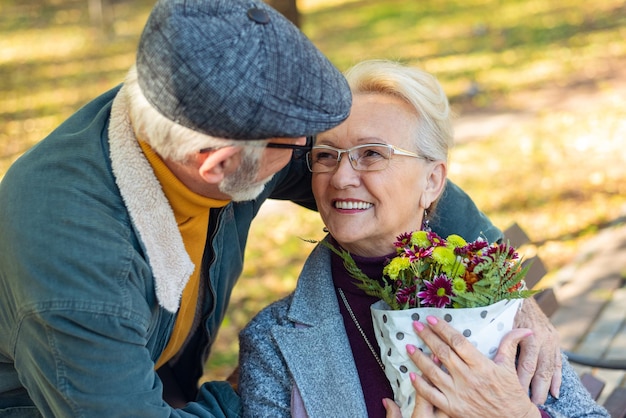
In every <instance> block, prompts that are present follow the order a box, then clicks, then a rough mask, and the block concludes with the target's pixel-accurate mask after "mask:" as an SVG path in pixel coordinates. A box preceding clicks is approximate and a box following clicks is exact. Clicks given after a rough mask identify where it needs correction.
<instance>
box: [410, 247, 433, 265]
mask: <svg viewBox="0 0 626 418" xmlns="http://www.w3.org/2000/svg"><path fill="white" fill-rule="evenodd" d="M433 249H434V247H429V248H416V247H414V248H409V247H407V248H405V249H404V254H405V255H406V256H407V257H408V258H409V261H410V262H411V263H414V262H416V261H418V260H421V259H424V258H428V257H430V256H431V255H432V254H433ZM415 250H417V252H415Z"/></svg>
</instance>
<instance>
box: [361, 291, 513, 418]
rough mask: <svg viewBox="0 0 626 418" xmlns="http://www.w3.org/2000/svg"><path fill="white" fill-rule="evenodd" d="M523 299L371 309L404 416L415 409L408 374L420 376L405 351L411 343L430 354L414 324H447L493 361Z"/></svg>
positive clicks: (380, 305)
mask: <svg viewBox="0 0 626 418" xmlns="http://www.w3.org/2000/svg"><path fill="white" fill-rule="evenodd" d="M522 302H523V299H510V300H502V301H500V302H497V303H494V304H492V305H489V306H484V307H479V308H462V309H452V308H413V309H405V310H391V309H389V305H387V304H386V303H385V302H383V301H379V302H376V303H374V304H373V305H372V306H371V312H372V319H373V321H374V331H375V333H376V340H377V341H378V345H379V346H380V357H381V360H382V362H383V365H384V366H385V374H386V375H387V379H389V382H390V383H391V387H392V388H393V391H394V397H395V401H396V402H397V403H398V405H399V406H400V409H401V410H402V416H403V417H410V416H411V414H412V413H413V408H414V406H415V389H414V388H413V386H412V385H411V380H410V378H409V373H410V372H414V373H420V371H419V370H418V369H417V366H415V364H414V363H413V362H412V361H411V359H410V358H409V355H408V353H407V351H406V345H407V344H412V345H414V346H416V347H418V348H420V349H422V350H423V351H424V352H425V353H427V354H430V349H429V348H428V346H427V345H426V344H425V343H424V342H423V341H422V340H421V339H420V338H419V337H418V336H417V334H416V333H415V330H414V329H413V321H419V322H423V323H426V317H427V316H430V315H432V316H435V317H437V318H440V319H443V320H445V321H447V322H448V323H449V324H450V325H451V326H452V327H453V328H454V329H456V330H457V331H459V332H461V333H462V334H463V335H465V336H466V337H467V339H468V340H469V341H470V342H471V343H472V344H473V345H474V346H475V347H476V348H477V349H478V350H479V351H480V352H481V353H482V354H484V355H485V356H487V357H489V358H490V359H493V357H494V356H495V355H496V352H497V350H498V346H499V345H500V341H501V340H502V338H503V337H504V335H506V334H507V333H508V332H509V331H511V329H513V321H514V319H515V314H516V313H517V311H518V310H519V309H520V307H521V306H522Z"/></svg>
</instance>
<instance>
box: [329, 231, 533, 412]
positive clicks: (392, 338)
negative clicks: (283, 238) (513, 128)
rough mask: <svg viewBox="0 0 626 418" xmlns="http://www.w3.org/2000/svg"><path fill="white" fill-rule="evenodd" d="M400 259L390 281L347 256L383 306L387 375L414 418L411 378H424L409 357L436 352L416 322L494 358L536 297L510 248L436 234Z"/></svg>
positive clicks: (381, 339) (378, 322)
mask: <svg viewBox="0 0 626 418" xmlns="http://www.w3.org/2000/svg"><path fill="white" fill-rule="evenodd" d="M394 246H395V247H396V256H395V257H393V258H392V259H391V260H390V261H389V263H388V264H387V265H386V266H385V268H384V270H383V280H382V281H381V280H380V279H372V278H370V277H368V276H366V275H365V274H364V273H363V272H362V271H361V270H360V269H359V268H358V267H357V265H356V263H355V262H354V260H353V259H352V257H351V256H350V253H349V252H347V251H345V250H343V249H337V248H334V247H332V248H331V249H332V250H333V251H335V252H336V253H337V254H338V255H340V256H341V257H342V259H343V261H344V265H345V266H346V268H347V270H348V272H349V274H350V275H351V276H352V277H354V278H355V279H356V280H357V282H356V284H357V286H358V287H359V288H360V289H362V290H363V291H365V292H366V293H367V294H369V295H372V296H377V297H379V298H380V299H381V300H380V301H379V302H377V303H375V304H373V305H372V307H371V312H372V319H373V321H374V330H375V332H376V339H377V341H378V344H379V346H380V353H381V361H382V363H383V365H384V366H385V374H386V375H387V378H388V379H389V381H390V382H391V384H392V388H393V390H394V395H395V400H396V402H398V403H399V405H400V408H401V409H402V415H403V416H410V415H411V413H412V411H413V405H414V396H413V394H414V389H413V386H412V385H411V383H410V379H409V378H408V373H409V372H410V371H413V372H416V373H419V370H417V368H416V366H415V364H414V363H413V362H412V361H411V359H410V358H409V357H408V354H407V353H406V348H405V347H406V345H407V344H413V345H415V346H416V347H419V348H421V349H422V350H423V351H424V352H425V353H429V352H430V350H429V349H428V347H427V346H426V344H424V342H423V341H422V340H421V339H420V338H419V337H418V336H417V334H416V333H415V332H414V331H413V326H412V324H413V321H424V320H425V319H426V317H427V316H428V315H433V316H437V317H439V318H442V319H444V320H445V321H447V322H448V323H449V324H450V325H451V326H452V327H454V328H455V329H456V330H458V331H459V332H462V333H463V335H465V336H466V337H467V338H469V340H470V341H471V342H472V343H473V344H474V345H475V346H476V347H477V348H478V350H479V351H481V352H482V353H483V354H485V355H487V356H488V357H490V358H493V356H495V353H496V351H497V349H498V346H499V344H500V340H501V339H502V337H503V336H504V335H505V334H506V333H507V332H508V331H510V330H511V329H512V327H513V320H514V318H515V314H516V313H517V311H518V309H519V308H520V306H521V302H522V300H523V299H524V298H527V297H529V296H531V295H532V294H534V293H535V291H531V290H527V289H525V286H524V281H523V279H524V277H525V275H526V273H527V271H528V268H529V266H526V267H523V266H522V260H521V259H520V258H519V256H518V254H517V251H516V249H515V248H513V247H512V246H510V245H509V244H508V243H506V244H505V243H493V244H489V243H488V242H487V241H486V240H484V239H482V238H479V239H477V240H475V241H472V242H467V241H465V239H463V238H462V237H460V236H459V235H450V236H448V237H447V238H446V239H443V238H442V237H440V236H438V235H437V234H436V233H434V232H430V231H416V232H413V233H404V234H402V235H400V236H399V237H398V238H397V241H396V242H395V243H394Z"/></svg>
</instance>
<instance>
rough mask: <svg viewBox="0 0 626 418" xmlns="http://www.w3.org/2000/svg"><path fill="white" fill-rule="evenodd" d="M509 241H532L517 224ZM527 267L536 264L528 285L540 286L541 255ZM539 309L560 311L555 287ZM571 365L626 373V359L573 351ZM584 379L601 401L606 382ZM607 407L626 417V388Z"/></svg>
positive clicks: (543, 271)
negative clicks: (592, 356) (585, 354)
mask: <svg viewBox="0 0 626 418" xmlns="http://www.w3.org/2000/svg"><path fill="white" fill-rule="evenodd" d="M504 236H505V239H506V240H508V242H509V243H510V244H511V245H513V246H514V247H515V248H518V249H519V248H520V247H522V246H524V245H526V244H530V243H531V240H530V238H529V237H528V235H527V234H526V232H524V230H523V229H522V228H521V227H520V226H519V225H518V224H517V223H515V224H513V225H511V226H510V227H509V228H507V229H506V230H505V231H504ZM524 263H525V264H527V263H532V264H531V267H530V268H529V270H528V274H527V276H526V285H527V286H528V287H529V288H531V289H532V288H535V286H537V284H538V283H539V282H540V281H541V279H543V278H544V276H545V275H546V273H547V269H546V267H545V265H544V264H543V262H542V261H541V258H540V257H539V256H538V255H535V256H533V257H530V258H528V259H526V260H525V261H524ZM534 298H535V300H536V301H537V304H538V305H539V307H540V308H541V309H542V310H543V312H544V313H545V314H546V316H548V317H551V316H552V314H554V312H556V310H557V309H558V308H559V302H558V299H557V295H556V293H555V291H554V289H552V288H546V289H544V290H543V291H541V292H540V293H538V294H536V295H535V296H534ZM565 354H566V355H567V356H568V358H569V361H570V363H574V364H580V365H585V366H590V367H592V368H596V369H597V368H600V369H602V368H605V369H617V370H626V358H625V359H622V360H604V359H601V358H591V357H588V356H581V355H577V354H576V353H573V352H568V351H566V352H565ZM580 379H581V381H582V383H583V385H584V386H585V388H586V389H587V390H588V391H589V393H590V394H591V396H592V397H593V399H595V400H598V398H599V397H600V395H601V394H602V391H603V390H604V387H605V382H603V381H602V380H600V379H598V378H597V377H596V376H594V375H593V374H592V373H589V372H585V373H583V374H582V375H581V376H580ZM603 406H604V407H605V408H606V409H607V410H608V411H609V413H610V414H611V417H612V418H626V388H624V387H616V388H615V389H614V390H613V391H612V392H611V394H610V395H609V396H608V397H607V398H606V400H605V401H604V403H603Z"/></svg>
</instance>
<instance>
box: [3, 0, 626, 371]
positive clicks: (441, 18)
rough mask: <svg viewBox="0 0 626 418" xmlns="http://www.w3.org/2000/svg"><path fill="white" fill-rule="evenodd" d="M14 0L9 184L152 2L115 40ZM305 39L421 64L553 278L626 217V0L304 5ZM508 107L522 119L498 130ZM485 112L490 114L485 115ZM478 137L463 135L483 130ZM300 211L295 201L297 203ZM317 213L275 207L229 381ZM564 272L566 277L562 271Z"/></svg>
mask: <svg viewBox="0 0 626 418" xmlns="http://www.w3.org/2000/svg"><path fill="white" fill-rule="evenodd" d="M40 3H41V2H39V1H35V0H4V1H3V2H2V3H0V33H1V35H2V36H0V50H1V51H2V54H0V178H1V176H2V174H3V173H4V172H5V171H6V170H7V169H8V167H9V166H10V164H11V163H12V162H13V161H14V160H15V159H16V158H18V157H19V155H21V153H23V152H24V151H25V150H26V149H28V148H29V147H30V146H32V145H33V144H35V143H36V142H37V141H39V140H41V139H42V138H43V137H45V135H47V134H48V133H49V132H50V131H51V130H52V129H54V127H56V126H57V125H58V124H59V123H61V122H62V121H63V119H65V118H66V117H68V116H69V115H70V114H71V113H73V112H74V111H75V110H76V109H77V108H78V107H80V106H81V105H83V104H84V103H86V102H87V101H89V100H90V99H91V98H93V97H95V96H97V95H98V94H100V93H102V92H103V91H105V90H107V89H109V88H111V87H113V86H115V85H117V84H118V83H119V82H121V81H122V79H123V76H124V74H125V72H126V70H127V68H128V67H129V66H130V65H131V64H132V62H133V59H134V50H135V46H136V43H137V39H138V37H139V34H140V31H141V28H142V26H143V24H144V22H145V20H146V18H147V15H148V12H149V8H150V7H151V4H152V3H153V2H152V1H148V0H137V1H133V2H123V1H117V2H115V3H114V13H115V17H116V18H115V21H114V25H113V26H112V27H111V28H108V30H107V31H103V30H101V29H100V28H99V27H96V26H94V25H92V24H90V22H89V17H88V11H87V6H86V3H87V2H83V1H79V0H67V1H65V0H52V1H47V2H45V4H40ZM300 5H301V10H302V11H303V13H304V14H303V30H304V32H305V33H306V34H307V35H309V36H310V37H311V39H312V40H313V42H314V43H315V44H316V45H317V46H318V47H319V48H320V49H321V50H322V51H323V52H324V53H325V54H326V55H327V56H328V57H329V58H330V59H331V61H333V62H334V63H335V64H336V65H337V66H338V67H339V68H341V69H346V68H347V67H349V66H350V65H352V64H354V63H355V62H357V61H359V60H362V59H367V58H391V59H397V60H400V61H402V62H406V63H408V64H411V65H419V66H421V67H422V68H425V69H426V70H428V71H430V72H433V73H434V74H436V75H437V77H438V78H439V79H440V81H441V82H442V84H443V86H444V88H445V90H446V92H447V93H448V95H449V97H450V99H451V103H452V106H453V108H454V109H455V111H456V112H457V113H458V114H459V116H460V118H462V119H469V120H473V119H475V120H480V121H483V120H484V122H482V123H478V124H477V125H475V126H476V127H475V129H477V130H478V131H477V132H469V134H470V135H469V136H473V137H475V139H474V140H471V141H463V142H460V143H459V144H458V146H457V147H456V149H455V150H454V151H453V154H452V156H451V164H450V177H451V178H452V179H453V180H454V181H455V182H457V183H458V184H460V185H461V186H462V187H463V188H464V189H465V190H466V191H468V192H469V193H470V195H471V196H472V197H473V198H474V200H475V201H476V202H477V204H478V205H479V207H480V208H481V209H483V211H484V212H485V213H487V215H488V216H489V217H490V218H491V219H492V220H493V222H494V223H495V224H496V225H498V226H500V227H501V228H505V227H506V226H507V225H509V224H510V223H511V222H512V221H517V222H519V223H520V224H521V225H522V226H523V227H524V228H525V229H526V230H527V231H528V232H529V234H530V236H531V239H532V240H533V242H534V245H532V246H530V247H528V248H526V249H525V251H526V252H527V253H528V254H531V253H533V252H535V251H539V252H540V253H541V255H542V258H543V259H544V260H545V261H546V264H547V266H548V268H549V270H550V272H552V273H554V272H556V271H558V269H559V268H560V267H562V266H564V265H565V264H566V263H568V262H571V261H572V260H573V259H574V257H575V256H576V254H577V253H579V252H580V250H581V248H583V247H584V245H585V242H586V240H588V239H590V238H591V237H593V236H594V234H595V233H596V232H597V231H598V230H600V229H602V228H606V227H608V226H610V225H613V224H615V223H616V222H623V220H624V216H625V208H626V151H625V150H626V105H625V104H626V102H625V99H624V93H626V88H625V86H626V71H625V70H622V68H626V65H625V64H626V44H625V43H624V42H623V39H625V38H626V6H625V5H624V4H623V1H621V0H620V1H618V0H603V1H601V2H586V1H583V0H567V1H566V0H555V1H551V2H544V1H539V0H468V1H458V0H457V1H454V0H446V1H441V0H423V1H420V2H407V1H402V0H376V1H374V0H362V1H358V0H302V1H301V3H300ZM501 114H505V115H508V116H510V117H511V119H510V122H508V123H505V124H503V126H498V127H496V128H494V129H486V130H485V129H483V128H485V127H488V126H489V124H490V123H493V120H494V117H491V118H489V117H487V118H484V117H485V115H496V116H497V115H501ZM478 118H484V119H478ZM467 129H468V128H465V132H459V134H465V135H467V134H468V132H467ZM285 205H286V206H285ZM323 235H324V233H323V232H322V224H321V221H320V220H319V219H318V216H317V214H315V213H311V212H308V211H306V210H303V209H299V208H297V207H295V206H293V205H290V204H271V205H268V207H267V208H266V209H265V210H264V215H263V216H262V218H260V219H258V220H257V221H255V222H254V223H253V227H252V230H251V232H250V239H249V245H248V249H247V252H246V265H245V269H244V273H243V275H242V278H241V280H240V283H239V285H238V286H237V288H236V289H235V291H234V293H233V298H232V302H231V307H230V309H229V314H228V317H227V318H226V320H225V322H224V324H223V327H222V329H221V331H220V338H219V339H218V341H217V342H216V344H215V346H214V350H213V354H212V357H211V359H210V362H209V365H208V367H207V378H210V379H219V378H223V377H225V376H226V375H227V374H228V373H229V371H230V370H232V368H233V366H234V364H236V361H237V349H238V347H237V332H238V330H239V329H240V328H241V327H242V326H243V325H244V324H245V323H246V322H247V320H248V319H249V318H250V316H251V315H253V314H254V313H256V312H257V311H258V310H259V309H260V308H261V307H262V306H264V305H266V304H267V303H269V302H270V301H272V300H275V299H276V298H278V297H281V296H282V295H285V294H286V293H288V292H289V291H290V290H291V289H293V287H294V285H295V281H296V278H297V274H298V272H299V270H300V267H301V265H302V263H303V261H304V259H305V257H306V255H307V254H308V253H309V251H310V250H311V248H312V245H311V244H310V243H307V242H305V241H303V240H301V239H300V238H301V237H302V238H312V239H320V238H322V237H323ZM548 277H549V278H550V276H548Z"/></svg>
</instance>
